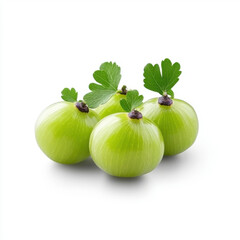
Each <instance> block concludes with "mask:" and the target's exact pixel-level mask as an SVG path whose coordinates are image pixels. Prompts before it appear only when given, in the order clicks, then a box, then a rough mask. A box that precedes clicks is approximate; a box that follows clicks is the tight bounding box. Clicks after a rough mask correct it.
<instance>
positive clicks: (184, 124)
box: [138, 97, 198, 155]
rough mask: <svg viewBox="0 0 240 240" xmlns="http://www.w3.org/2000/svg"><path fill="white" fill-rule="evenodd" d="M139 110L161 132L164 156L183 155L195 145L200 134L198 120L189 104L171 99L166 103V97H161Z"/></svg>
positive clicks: (150, 101) (149, 101) (147, 102)
mask: <svg viewBox="0 0 240 240" xmlns="http://www.w3.org/2000/svg"><path fill="white" fill-rule="evenodd" d="M164 104H165V105H164ZM138 110H139V111H141V112H142V114H143V115H144V116H145V117H146V118H148V119H150V120H151V121H153V122H154V123H155V124H156V125H157V126H158V127H159V129H160V130H161V132H162V135H163V139H164V146H165V152H164V155H175V154H178V153H181V152H183V151H185V150H186V149H188V148H189V147H190V146H191V145H192V144H193V143H194V141H195V139H196V137H197V133H198V118H197V114H196V112H195V110H194V109H193V107H192V106H191V105H189V104H188V103H186V102H184V101H182V100H179V99H170V98H167V101H165V102H164V97H160V98H159V99H158V98H153V99H150V100H148V101H146V102H145V103H144V104H143V105H141V106H140V107H139V108H138Z"/></svg>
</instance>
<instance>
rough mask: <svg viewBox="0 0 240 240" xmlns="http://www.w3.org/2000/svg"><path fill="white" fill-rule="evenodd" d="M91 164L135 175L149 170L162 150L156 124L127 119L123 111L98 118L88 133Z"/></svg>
mask: <svg viewBox="0 0 240 240" xmlns="http://www.w3.org/2000/svg"><path fill="white" fill-rule="evenodd" d="M89 145H90V153H91V156H92V159H93V161H94V162H95V164H96V165H97V166H98V167H99V168H101V169H102V170H104V171H105V172H107V173H108V174H110V175H112V176H116V177H137V176H140V175H143V174H146V173H148V172H150V171H152V170H153V169H154V168H155V167H156V166H157V165H158V164H159V162H160V161H161V159H162V156H163V153H164V143H163V137H162V134H161V132H160V130H159V129H158V127H157V126H156V125H155V124H154V123H152V122H151V121H150V120H148V119H146V118H144V117H143V118H142V119H131V118H129V116H128V114H127V113H126V112H124V113H115V114H112V115H110V116H107V117H105V118H104V119H102V120H101V121H100V122H99V123H98V124H97V125H96V127H95V128H94V130H93V132H92V134H91V137H90V143H89Z"/></svg>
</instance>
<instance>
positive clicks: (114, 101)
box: [94, 93, 126, 119]
mask: <svg viewBox="0 0 240 240" xmlns="http://www.w3.org/2000/svg"><path fill="white" fill-rule="evenodd" d="M125 98H126V95H124V94H121V93H116V94H114V95H113V96H112V97H111V98H110V99H109V101H108V102H106V103H105V104H103V105H100V106H99V107H97V108H95V109H94V110H95V111H96V113H97V114H98V116H99V118H100V119H103V118H104V117H106V116H108V115H111V114H113V113H118V112H124V110H123V109H122V107H121V105H120V100H121V99H125Z"/></svg>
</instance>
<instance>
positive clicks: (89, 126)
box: [35, 88, 99, 164]
mask: <svg viewBox="0 0 240 240" xmlns="http://www.w3.org/2000/svg"><path fill="white" fill-rule="evenodd" d="M77 95H78V94H77V92H76V91H75V89H73V88H72V89H71V90H69V89H67V88H65V89H64V90H63V91H62V98H63V99H64V100H65V101H64V102H58V103H55V104H52V105H50V106H49V107H47V108H46V109H45V110H44V111H43V112H42V113H41V114H40V116H39V118H38V120H37V122H36V126H35V136H36V140H37V143H38V145H39V147H40V148H41V150H42V151H43V152H44V153H45V154H46V155H47V156H48V157H49V158H50V159H52V160H53V161H55V162H59V163H63V164H74V163H78V162H81V161H83V160H84V159H86V158H87V157H88V156H89V155H90V153H89V138H90V134H91V132H92V130H93V127H94V126H95V125H96V123H97V122H98V120H99V119H98V116H97V114H96V113H95V112H94V110H92V109H89V108H88V106H87V105H86V104H85V103H84V102H78V101H77Z"/></svg>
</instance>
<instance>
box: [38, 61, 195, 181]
mask: <svg viewBox="0 0 240 240" xmlns="http://www.w3.org/2000/svg"><path fill="white" fill-rule="evenodd" d="M180 74H181V71H180V65H179V63H174V64H172V63H171V61H170V60H169V59H165V60H163V61H162V62H161V71H160V67H159V65H158V64H156V65H152V64H147V65H146V66H145V68H144V74H143V75H144V86H145V88H147V89H149V90H151V91H155V92H158V93H159V94H160V95H161V96H160V97H159V98H153V99H150V100H148V101H146V102H145V103H143V96H142V95H139V93H138V91H137V90H127V87H126V86H123V87H122V88H121V89H120V90H118V86H119V82H120V79H121V70H120V67H119V66H118V65H117V64H116V63H112V62H105V63H103V64H102V65H101V66H100V69H99V70H97V71H95V72H94V73H93V77H94V79H95V81H96V82H97V83H91V84H90V85H89V89H90V90H91V92H89V93H87V94H86V95H85V96H84V97H83V100H78V93H77V92H76V90H75V89H74V88H72V89H68V88H65V89H63V91H62V99H63V100H64V101H62V102H58V103H55V104H52V105H50V106H49V107H47V108H46V109H45V110H44V111H43V112H42V113H41V114H40V116H39V118H38V119H37V122H36V126H35V136H36V140H37V143H38V145H39V147H40V148H41V150H42V151H43V152H44V153H45V154H46V155H47V156H48V157H49V158H50V159H52V160H53V161H56V162H58V163H62V164H75V163H78V162H81V161H83V160H84V159H86V158H88V157H89V156H91V157H92V159H93V161H94V162H95V164H96V165H97V166H98V167H99V168H101V169H102V170H104V171H105V172H107V173H108V174H110V175H113V176H117V177H136V176H140V175H143V174H145V173H148V172H150V171H152V170H153V169H154V168H155V167H156V166H157V165H158V164H159V162H160V161H161V159H162V157H163V155H175V154H178V153H181V152H183V151H185V150H186V149H187V148H189V147H190V146H191V145H192V144H193V143H194V141H195V139H196V137H197V133H198V118H197V115H196V112H195V111H194V109H193V107H192V106H191V105H189V104H188V103H186V102H184V101H183V100H180V99H175V98H174V93H173V91H172V87H173V86H174V85H175V84H176V83H177V82H178V80H179V76H180Z"/></svg>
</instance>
